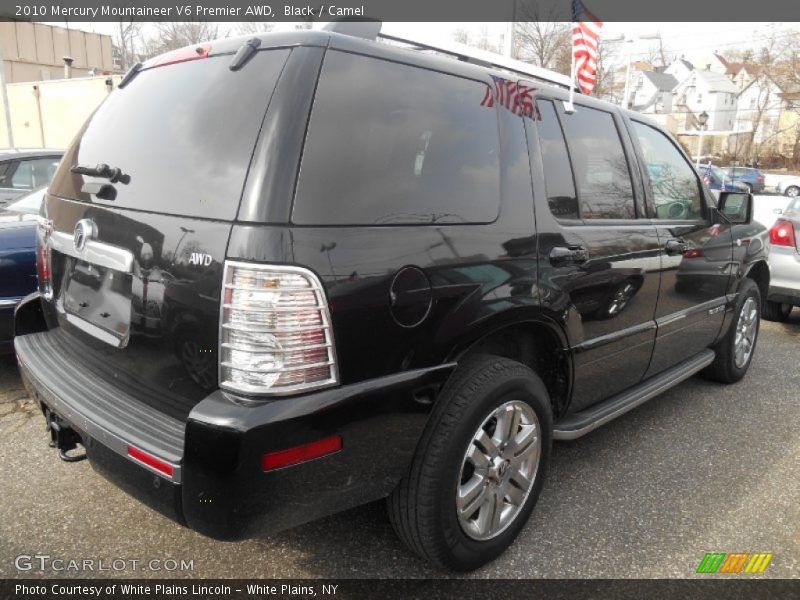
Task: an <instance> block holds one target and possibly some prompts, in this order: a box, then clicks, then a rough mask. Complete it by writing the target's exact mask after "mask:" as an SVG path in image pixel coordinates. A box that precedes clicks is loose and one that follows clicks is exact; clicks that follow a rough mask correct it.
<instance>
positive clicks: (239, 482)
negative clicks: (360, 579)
mask: <svg viewBox="0 0 800 600" xmlns="http://www.w3.org/2000/svg"><path fill="white" fill-rule="evenodd" d="M378 37H380V24H378V23H365V22H361V23H335V24H331V25H330V26H329V29H328V30H326V31H302V32H291V33H273V34H265V35H259V36H256V37H250V38H240V39H226V40H220V41H217V42H212V43H209V44H203V45H200V46H198V47H191V48H188V49H184V50H179V51H176V52H174V53H171V54H167V55H163V56H160V57H157V58H155V59H152V60H150V61H148V62H147V63H145V64H143V65H138V66H136V67H134V68H133V69H132V70H131V71H130V72H129V73H128V74H127V75H126V76H125V78H124V79H123V81H122V82H121V84H120V85H119V89H117V90H115V91H114V92H113V93H112V94H111V95H110V96H109V97H108V99H107V100H106V101H105V102H104V103H103V104H102V105H101V106H100V108H99V109H98V110H97V111H96V112H95V113H94V115H92V117H91V118H90V119H89V120H88V122H87V123H86V125H85V126H84V128H83V130H82V131H81V132H80V134H79V135H78V137H77V138H76V140H75V142H74V143H73V145H72V147H71V148H70V149H69V150H68V151H67V153H66V155H65V157H64V159H63V161H62V163H61V166H60V168H59V170H58V172H57V173H56V176H55V178H54V180H53V182H52V184H51V186H50V188H49V191H48V193H47V195H46V198H45V203H44V207H43V212H42V215H41V218H40V223H39V227H38V238H39V240H38V252H37V256H38V277H39V291H38V293H37V294H35V295H33V296H30V297H28V298H27V299H26V300H25V301H23V302H22V303H21V305H20V306H19V308H18V309H17V313H16V322H15V323H16V335H17V337H16V340H15V347H16V353H17V356H18V359H19V363H20V367H21V370H22V373H23V377H24V380H25V381H26V384H27V385H28V387H29V389H30V390H31V393H32V394H33V396H34V397H35V398H36V399H37V401H38V402H39V403H40V405H41V407H42V411H43V413H44V415H45V418H46V419H47V421H48V423H49V425H50V430H51V436H52V441H53V444H54V445H55V446H56V447H57V448H58V452H59V454H60V455H61V457H62V458H64V459H65V460H79V459H81V458H82V457H83V456H84V455H83V454H82V452H83V451H84V449H85V455H86V456H87V457H88V458H89V460H90V461H91V462H92V464H93V466H94V467H95V468H96V469H97V470H98V471H100V472H101V473H103V474H104V475H105V476H106V477H108V478H109V479H111V480H113V481H114V482H116V483H117V484H118V485H119V486H120V487H122V488H123V489H124V490H126V491H127V492H129V493H131V494H133V495H134V496H136V497H137V498H139V499H141V500H142V501H143V502H145V503H147V504H149V505H150V506H152V507H153V508H154V509H156V510H158V511H160V512H162V513H164V514H166V515H169V516H170V517H171V518H173V519H175V520H176V521H178V522H180V523H182V524H185V525H187V526H188V527H191V528H193V529H195V530H197V531H199V532H202V533H203V534H205V535H208V536H211V537H214V538H219V539H240V538H244V537H248V536H254V535H259V534H262V533H265V532H272V531H276V530H278V529H282V528H286V527H291V526H294V525H297V524H299V523H303V522H306V521H308V520H311V519H315V518H318V517H322V516H324V515H328V514H331V513H334V512H337V511H342V510H345V509H347V508H350V507H353V506H357V505H360V504H363V503H367V502H371V501H375V500H379V499H382V498H388V505H389V513H390V516H391V520H392V522H393V524H394V527H395V529H396V531H397V533H398V534H399V536H400V537H401V538H402V539H403V540H404V541H405V542H406V543H407V544H408V546H409V547H410V548H411V549H412V550H413V551H414V552H416V553H417V554H419V555H420V556H422V557H423V558H425V559H427V560H430V561H432V562H433V563H435V564H438V565H440V566H444V567H446V568H451V569H459V570H467V569H473V568H476V567H478V566H480V565H481V564H484V563H485V562H486V561H489V560H491V559H493V558H494V557H496V556H498V555H499V554H500V553H501V552H502V551H503V550H504V549H505V548H507V547H508V546H509V545H510V544H511V543H512V541H513V540H514V538H515V536H516V535H517V534H518V533H519V531H520V530H521V529H522V527H523V526H524V524H525V522H526V520H527V518H528V516H529V514H530V513H531V510H532V509H533V506H534V504H535V503H536V499H537V497H538V495H539V492H540V490H541V489H542V485H543V482H544V479H545V475H546V471H547V465H548V461H549V458H550V452H551V446H552V442H553V440H554V439H567V440H568V439H573V438H576V437H578V436H581V435H583V434H585V433H587V432H589V431H591V430H592V429H594V428H596V427H598V426H600V425H602V424H603V423H605V422H607V421H609V420H611V419H613V418H615V417H617V416H619V415H621V414H623V413H624V412H626V411H628V410H630V409H632V408H634V407H635V406H637V405H639V404H641V403H642V402H644V401H646V400H649V399H651V398H653V397H654V396H656V395H657V394H659V393H660V392H662V391H663V390H665V389H667V388H669V387H670V386H673V385H675V384H677V383H679V382H681V381H683V380H684V379H686V378H687V377H690V376H691V375H693V374H695V373H698V372H701V371H702V372H703V373H704V374H706V375H707V376H708V377H710V378H711V379H714V380H717V381H721V382H733V381H737V380H738V379H740V378H741V377H743V376H744V374H745V372H746V371H747V368H748V366H749V364H750V362H751V360H752V357H753V353H754V351H755V345H756V340H757V335H758V327H759V315H760V310H761V303H762V300H763V299H764V298H766V294H767V290H768V289H769V266H768V263H767V260H766V258H767V252H768V248H769V246H768V242H767V233H766V231H765V230H764V228H763V227H761V226H760V225H757V224H753V223H752V216H751V215H752V206H751V204H752V199H751V197H750V196H749V195H747V194H741V193H740V194H735V193H722V194H721V195H720V198H719V201H718V202H717V201H716V200H715V199H714V197H713V196H712V195H711V194H710V192H709V191H708V189H707V188H706V187H705V186H704V184H703V182H702V180H701V179H700V178H699V177H698V175H697V173H696V172H695V171H694V169H693V168H692V165H691V163H690V162H689V160H688V159H687V157H686V155H685V154H684V153H683V151H682V150H681V149H680V147H679V146H678V145H677V144H676V142H675V141H674V140H673V139H672V138H671V137H670V136H669V134H667V133H665V132H664V131H663V130H662V129H661V128H660V127H659V126H657V125H655V124H653V123H651V122H650V121H648V120H646V119H645V118H644V117H641V116H640V115H636V114H634V113H631V112H628V111H626V110H623V109H620V108H618V107H615V106H612V105H610V104H607V103H604V102H601V101H598V100H594V99H591V98H586V97H582V96H578V97H577V98H576V99H575V102H574V105H571V104H569V102H568V101H567V99H568V91H567V86H568V80H567V78H564V77H562V76H560V75H557V74H555V73H551V72H548V71H544V70H541V69H539V70H537V69H534V68H528V67H527V66H526V65H522V64H521V63H517V62H516V61H511V60H508V59H504V60H502V61H499V62H498V63H497V64H488V63H485V62H484V63H480V64H478V63H476V62H474V61H471V60H469V58H468V57H461V58H462V60H452V58H449V57H446V56H442V55H441V53H440V54H439V55H434V54H432V53H430V52H419V51H415V50H414V48H413V46H412V47H411V48H408V47H403V44H402V43H401V42H400V41H398V40H394V43H393V44H391V45H390V44H386V43H381V42H380V41H378V40H377V39H376V38H378ZM406 46H408V44H406ZM525 68H528V70H527V71H525V70H524V69H525ZM523 71H524V72H523ZM501 92H502V93H501ZM81 447H82V448H83V449H81ZM587 493H591V492H590V491H588V490H587ZM87 510H91V507H87Z"/></svg>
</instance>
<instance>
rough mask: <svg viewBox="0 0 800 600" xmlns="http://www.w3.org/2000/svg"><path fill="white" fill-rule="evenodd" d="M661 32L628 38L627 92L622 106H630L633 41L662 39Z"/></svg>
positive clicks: (623, 97)
mask: <svg viewBox="0 0 800 600" xmlns="http://www.w3.org/2000/svg"><path fill="white" fill-rule="evenodd" d="M660 39H661V33H660V32H656V33H645V34H642V35H639V36H636V37H635V38H631V39H629V40H627V42H628V44H630V45H629V46H628V67H627V69H625V93H624V94H623V96H622V106H623V107H624V108H628V94H629V93H630V85H631V63H632V62H633V60H632V58H633V42H634V40H636V41H639V40H660Z"/></svg>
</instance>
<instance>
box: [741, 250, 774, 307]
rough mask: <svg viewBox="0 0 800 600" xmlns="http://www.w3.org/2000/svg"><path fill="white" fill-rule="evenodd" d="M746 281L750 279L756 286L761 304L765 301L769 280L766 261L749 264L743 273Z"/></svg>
mask: <svg viewBox="0 0 800 600" xmlns="http://www.w3.org/2000/svg"><path fill="white" fill-rule="evenodd" d="M745 278H746V279H752V280H753V281H755V282H756V285H757V286H758V291H759V292H761V303H762V304H763V303H765V302H766V301H767V296H768V295H769V280H770V271H769V265H768V264H767V261H766V260H759V261H757V262H754V263H753V264H751V265H750V266H749V267H748V269H747V272H746V273H745Z"/></svg>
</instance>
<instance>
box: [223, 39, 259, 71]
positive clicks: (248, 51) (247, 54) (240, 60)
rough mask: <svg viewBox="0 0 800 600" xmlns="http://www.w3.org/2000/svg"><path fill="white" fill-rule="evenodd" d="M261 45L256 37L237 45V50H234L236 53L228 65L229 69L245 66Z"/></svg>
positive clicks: (236, 69) (234, 69)
mask: <svg viewBox="0 0 800 600" xmlns="http://www.w3.org/2000/svg"><path fill="white" fill-rule="evenodd" d="M260 46H261V40H260V39H258V38H250V39H249V40H247V41H246V42H245V43H244V44H242V45H241V46H239V50H237V51H236V54H235V55H234V57H233V60H232V61H231V64H230V65H228V68H229V69H230V70H231V71H238V70H239V69H241V68H242V67H243V66H245V65H246V64H247V63H248V62H250V59H251V58H253V57H254V56H255V54H256V52H257V51H258V48H259V47H260Z"/></svg>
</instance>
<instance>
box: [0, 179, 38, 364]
mask: <svg viewBox="0 0 800 600" xmlns="http://www.w3.org/2000/svg"><path fill="white" fill-rule="evenodd" d="M43 198H44V189H41V190H37V191H35V192H32V193H30V194H28V195H26V196H24V197H22V198H20V199H19V200H17V201H16V202H13V203H11V204H9V205H8V206H6V207H4V208H2V209H0V354H7V353H10V352H11V351H12V350H13V347H14V346H13V341H14V308H16V306H17V304H18V303H19V301H20V300H21V299H22V298H24V297H25V296H27V295H28V294H30V293H31V292H34V291H36V224H37V215H38V214H39V208H40V207H41V205H42V199H43Z"/></svg>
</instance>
